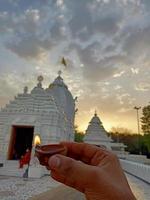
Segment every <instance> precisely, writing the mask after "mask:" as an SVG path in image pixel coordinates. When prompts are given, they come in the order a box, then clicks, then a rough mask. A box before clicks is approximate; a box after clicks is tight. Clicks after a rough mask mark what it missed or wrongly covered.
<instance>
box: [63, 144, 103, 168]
mask: <svg viewBox="0 0 150 200" xmlns="http://www.w3.org/2000/svg"><path fill="white" fill-rule="evenodd" d="M61 144H62V145H64V146H66V147H67V150H68V153H67V156H69V157H71V158H74V159H76V160H81V161H83V162H85V163H87V164H90V162H91V160H92V158H93V157H94V155H95V154H96V153H97V152H98V153H99V155H103V154H104V150H103V149H101V148H99V147H97V146H94V145H90V144H87V143H76V142H61Z"/></svg>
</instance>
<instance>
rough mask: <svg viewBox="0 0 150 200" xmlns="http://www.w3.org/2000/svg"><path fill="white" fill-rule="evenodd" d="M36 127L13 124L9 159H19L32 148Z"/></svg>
mask: <svg viewBox="0 0 150 200" xmlns="http://www.w3.org/2000/svg"><path fill="white" fill-rule="evenodd" d="M33 132H34V127H26V126H13V127H12V133H11V138H10V144H9V149H8V160H19V159H20V158H21V156H23V155H24V154H25V152H26V150H27V149H30V150H31V149H32V140H33Z"/></svg>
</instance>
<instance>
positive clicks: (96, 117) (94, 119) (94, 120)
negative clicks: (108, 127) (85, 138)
mask: <svg viewBox="0 0 150 200" xmlns="http://www.w3.org/2000/svg"><path fill="white" fill-rule="evenodd" d="M90 124H102V122H101V120H100V118H99V117H98V116H97V113H95V114H94V117H93V118H92V119H91V121H90Z"/></svg>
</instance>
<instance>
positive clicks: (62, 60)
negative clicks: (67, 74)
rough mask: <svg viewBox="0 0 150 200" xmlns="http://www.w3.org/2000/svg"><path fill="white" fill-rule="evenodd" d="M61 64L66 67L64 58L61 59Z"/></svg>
mask: <svg viewBox="0 0 150 200" xmlns="http://www.w3.org/2000/svg"><path fill="white" fill-rule="evenodd" d="M61 64H63V65H64V66H65V67H67V62H66V60H65V58H64V57H62V59H61Z"/></svg>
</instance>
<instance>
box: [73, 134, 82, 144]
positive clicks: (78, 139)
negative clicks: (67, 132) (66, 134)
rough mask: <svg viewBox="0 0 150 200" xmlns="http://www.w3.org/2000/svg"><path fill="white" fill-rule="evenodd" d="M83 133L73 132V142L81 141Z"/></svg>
mask: <svg viewBox="0 0 150 200" xmlns="http://www.w3.org/2000/svg"><path fill="white" fill-rule="evenodd" d="M83 138H84V134H82V133H75V138H74V140H75V142H83Z"/></svg>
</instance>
